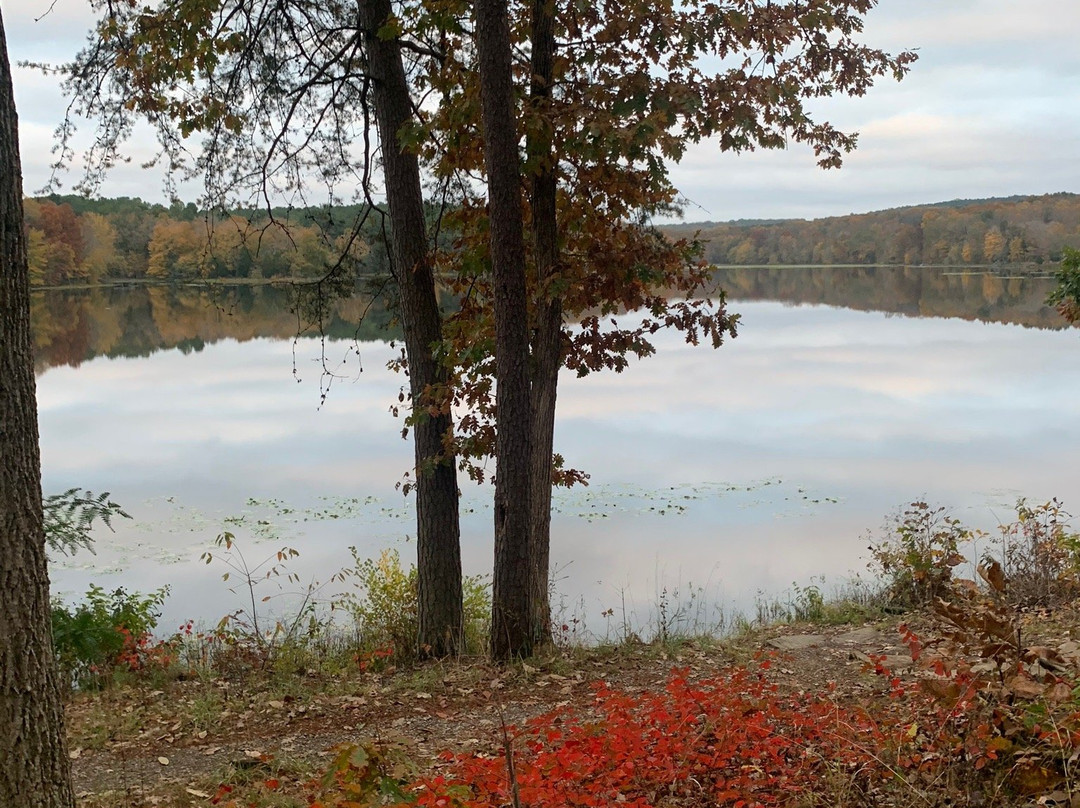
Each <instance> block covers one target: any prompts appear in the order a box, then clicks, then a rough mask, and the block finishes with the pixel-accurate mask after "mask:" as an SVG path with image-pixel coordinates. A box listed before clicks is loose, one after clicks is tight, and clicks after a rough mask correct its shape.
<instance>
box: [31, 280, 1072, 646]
mask: <svg viewBox="0 0 1080 808" xmlns="http://www.w3.org/2000/svg"><path fill="white" fill-rule="evenodd" d="M717 279H718V282H719V283H720V284H721V285H722V286H723V288H725V289H726V290H727V291H728V295H729V307H730V308H731V309H732V310H733V311H736V312H738V313H739V314H740V315H741V317H742V320H741V325H740V332H739V337H738V338H737V339H736V340H734V341H732V342H730V343H728V344H726V345H724V346H723V347H722V348H721V349H719V350H717V351H713V350H712V349H710V348H703V347H697V348H695V347H691V346H687V345H685V344H684V343H682V342H681V340H680V339H679V338H678V336H677V335H674V334H672V335H658V339H657V345H658V352H657V355H656V356H654V357H652V358H650V359H647V360H644V361H641V362H634V363H632V365H631V367H630V368H629V369H628V370H627V371H625V372H624V373H622V374H614V373H607V374H598V375H594V376H590V377H587V378H584V379H578V378H575V377H573V376H572V375H566V376H564V378H563V379H562V381H561V389H560V396H559V409H558V423H557V434H556V450H557V451H560V452H561V453H562V454H563V455H564V456H565V457H566V460H567V463H568V464H569V465H571V466H573V467H575V468H580V469H584V470H585V471H587V472H588V473H590V474H591V476H592V479H591V484H590V485H589V487H587V488H578V489H573V490H570V491H560V492H557V493H556V497H555V506H554V507H555V513H554V517H553V524H552V561H553V564H554V565H555V566H556V568H557V573H556V575H555V576H554V577H555V578H556V586H557V590H558V595H557V597H556V601H557V603H560V604H562V608H563V612H562V614H563V617H564V619H566V620H568V621H569V620H570V619H571V618H573V617H577V618H578V619H579V620H583V621H584V622H585V625H586V626H587V629H588V630H589V631H591V632H592V633H593V634H594V635H598V636H601V637H602V636H603V635H604V634H605V632H606V631H607V630H608V629H609V628H610V625H609V624H611V623H612V621H614V622H618V623H621V620H622V616H623V615H626V616H627V617H628V618H629V619H630V620H632V621H634V622H636V623H638V624H645V623H648V622H649V620H650V619H652V618H651V617H650V615H651V614H652V611H651V609H652V605H653V604H655V603H656V602H658V601H659V600H660V599H661V596H662V593H663V590H665V589H666V590H667V595H666V597H667V599H668V600H669V601H674V602H679V601H681V602H683V603H686V602H687V601H688V600H689V598H690V595H691V593H700V594H701V595H702V596H703V597H702V598H699V599H697V600H696V601H695V604H694V608H699V606H700V604H702V603H704V604H705V606H704V611H703V612H702V613H701V614H699V615H698V616H699V617H701V618H703V619H704V620H712V619H718V617H719V612H720V611H723V612H724V613H725V614H727V615H728V616H729V617H730V614H731V613H732V611H734V610H736V609H739V610H743V611H747V612H751V613H752V611H753V609H754V603H755V599H756V598H758V597H759V593H765V595H767V596H777V595H779V596H780V597H783V595H782V593H783V592H784V591H785V590H787V589H788V588H789V587H790V586H791V584H792V583H793V582H797V583H799V584H800V585H806V584H808V583H812V582H816V583H820V581H821V580H824V585H823V586H824V588H825V589H826V590H827V589H828V588H829V587H830V586H832V584H833V583H834V582H839V581H842V580H844V578H845V577H846V576H847V574H848V573H849V572H852V571H856V572H857V571H860V570H863V569H864V568H865V563H866V558H865V555H866V553H865V551H866V547H867V544H868V539H867V532H868V531H870V530H879V528H880V526H881V525H882V523H883V521H884V519H885V517H886V516H887V515H888V514H889V513H892V512H895V511H896V510H897V509H898V508H899V507H901V506H902V505H904V504H906V503H908V502H911V501H912V500H914V499H918V498H924V497H925V498H927V499H928V500H929V501H931V502H934V503H939V504H942V505H946V506H948V507H949V508H950V509H951V510H952V511H953V513H954V514H955V515H956V516H958V517H960V518H962V519H963V520H965V521H966V522H968V523H970V524H972V525H974V526H979V527H983V528H993V526H994V525H995V524H997V520H998V519H1006V518H1008V516H1009V514H1010V512H1011V508H1012V506H1013V504H1014V503H1015V501H1016V499H1017V498H1018V497H1021V496H1026V497H1029V498H1030V499H1032V500H1036V501H1044V500H1046V499H1049V498H1050V497H1054V496H1057V497H1059V498H1062V499H1063V500H1064V502H1065V505H1066V507H1068V506H1070V505H1073V506H1074V507H1075V506H1076V502H1077V499H1078V497H1077V495H1078V493H1080V486H1078V483H1080V464H1078V463H1077V462H1076V458H1077V456H1078V454H1080V406H1077V390H1078V389H1080V331H1077V330H1075V329H1069V328H1066V327H1065V323H1064V321H1063V320H1062V319H1061V318H1060V317H1059V316H1058V315H1057V314H1056V312H1054V311H1052V310H1050V309H1048V308H1046V307H1045V306H1044V305H1043V301H1044V300H1045V297H1046V294H1047V293H1048V292H1049V290H1050V288H1051V287H1052V282H1051V281H1049V280H1047V279H1044V278H1009V277H1001V276H998V275H993V274H989V275H982V274H966V275H965V274H956V273H950V272H945V271H942V270H938V269H923V268H865V267H864V268H853V269H830V268H800V269H791V268H785V269H774V268H768V269H730V270H719V271H718V273H717ZM293 307H294V300H293V297H292V292H291V291H290V290H289V289H287V288H277V287H272V286H256V287H239V288H236V287H217V288H213V289H206V288H199V287H134V288H104V289H93V290H81V291H79V290H68V291H50V292H39V293H37V294H36V295H35V297H34V300H33V316H34V327H35V339H36V344H37V351H38V353H37V357H38V359H37V362H38V404H39V410H40V423H41V443H42V464H43V488H44V490H45V492H46V493H56V492H60V491H63V490H65V489H67V488H70V487H74V486H79V487H83V488H89V489H91V490H93V491H95V492H98V491H102V490H108V491H110V492H112V497H113V499H115V500H116V501H117V502H119V503H121V504H122V505H123V506H124V508H125V509H126V510H127V511H128V512H129V513H130V514H131V516H132V517H133V518H132V519H131V520H119V521H117V522H115V523H114V527H115V528H116V531H115V533H110V532H109V531H108V530H104V529H102V530H98V531H96V533H95V535H96V538H97V548H98V552H97V555H96V556H91V555H89V554H86V553H80V554H78V555H76V556H75V557H73V558H70V559H63V558H61V559H57V560H56V562H55V563H54V564H53V566H52V578H53V588H54V591H55V592H58V593H61V594H64V595H65V596H67V597H69V598H70V597H73V596H75V595H78V594H80V593H81V592H83V591H85V589H86V587H87V585H88V584H89V583H90V582H95V583H100V584H101V585H103V586H105V587H107V588H112V587H115V586H125V587H127V588H128V589H137V590H140V591H148V590H151V589H155V588H157V587H159V586H162V585H164V584H166V583H168V584H170V585H171V587H172V591H171V595H170V598H169V600H168V601H167V603H166V607H165V614H164V617H163V620H162V624H161V627H162V629H163V630H166V631H169V630H172V628H173V627H174V626H175V625H179V623H180V622H181V621H183V620H185V619H187V618H194V619H196V620H197V621H202V622H205V623H210V622H214V621H216V620H217V619H218V618H219V617H221V616H222V615H223V614H225V613H226V612H229V611H232V610H234V609H237V608H240V607H241V606H242V605H243V602H242V600H241V599H240V597H239V595H237V594H232V593H230V591H229V590H228V588H227V586H228V585H227V584H225V583H223V582H222V581H221V573H223V572H224V571H225V569H224V567H220V566H217V565H216V564H215V565H212V566H210V567H207V566H206V565H204V564H202V563H200V562H199V556H200V554H201V553H202V552H203V551H204V550H206V549H209V548H210V546H211V544H212V541H213V539H214V537H215V536H216V535H218V534H219V533H220V532H221V531H223V530H225V529H229V530H231V531H233V532H234V533H236V534H237V536H239V537H240V539H241V541H242V542H243V544H242V547H243V549H244V551H245V553H246V555H247V556H248V558H249V560H251V561H256V562H257V561H261V560H262V559H263V558H265V557H267V556H268V555H270V554H271V553H273V552H274V551H275V550H277V549H278V548H280V547H282V546H285V545H288V546H292V547H295V548H296V549H297V550H299V551H300V557H299V558H298V559H296V560H295V561H293V562H292V565H291V567H290V568H291V569H292V570H294V571H296V572H298V573H299V574H300V575H301V576H302V577H303V578H304V579H305V580H306V579H307V578H309V577H316V578H320V579H325V578H328V577H329V576H330V575H331V574H333V572H334V571H336V570H337V569H338V568H339V567H341V566H343V565H345V564H347V563H348V561H349V553H348V550H347V548H348V547H349V546H350V545H353V546H356V547H357V549H358V551H359V552H360V554H361V555H364V556H371V555H377V554H378V553H379V551H381V550H382V549H384V548H397V549H399V550H400V552H401V555H402V557H403V558H405V559H409V558H411V557H412V556H413V555H414V548H413V547H412V546H411V544H410V537H411V536H413V535H414V533H415V526H414V522H413V515H412V511H411V507H412V501H411V498H406V497H404V496H402V495H401V494H400V493H399V492H398V491H397V490H396V487H395V486H396V483H398V482H399V481H400V480H401V479H402V475H403V474H404V473H405V472H406V471H407V470H408V468H409V465H410V462H411V458H412V447H411V444H409V443H407V442H405V441H403V440H402V439H401V437H400V430H401V422H400V421H398V420H396V419H395V418H393V417H392V415H391V414H390V412H389V410H390V407H391V405H392V404H394V403H396V401H397V396H398V391H399V389H400V387H401V385H402V383H403V382H404V379H403V378H402V377H401V376H399V375H396V374H394V373H392V372H390V371H388V370H387V369H386V363H387V361H388V360H389V359H390V358H392V357H393V356H394V355H395V354H396V352H397V349H395V348H393V347H391V344H390V342H389V340H390V339H392V337H393V335H392V334H389V333H388V332H386V330H385V328H386V326H387V323H388V321H389V319H390V318H389V316H388V315H387V313H386V312H385V311H384V310H383V309H381V308H379V307H369V305H368V303H367V302H366V301H364V300H362V299H356V300H351V301H345V302H341V303H338V304H335V305H334V306H333V307H332V310H331V311H330V312H328V313H327V316H326V318H325V321H324V331H325V332H326V334H327V337H326V338H325V339H322V338H320V337H318V336H317V335H315V334H314V333H311V332H309V333H306V334H304V335H301V336H299V337H297V336H296V335H297V329H298V322H299V323H302V321H303V318H300V319H298V317H297V315H296V314H294V313H292V312H291V311H290V309H291V308H293ZM358 323H359V325H358ZM327 371H329V372H330V373H332V374H333V375H327ZM324 395H325V398H323V397H324ZM461 485H462V488H463V500H462V504H463V523H462V541H463V548H462V550H463V562H464V565H465V568H466V571H467V572H470V573H477V574H483V573H488V572H490V568H491V558H492V528H491V521H492V515H491V491H490V489H488V488H486V487H477V486H475V485H473V484H471V483H469V482H467V481H466V480H465V479H462V480H461ZM879 532H880V531H879ZM676 590H677V592H678V594H676ZM265 593H266V594H271V590H269V589H266V590H265ZM607 609H612V610H614V616H613V617H609V618H605V617H604V616H603V615H602V612H604V611H605V610H607ZM578 625H579V627H580V624H578Z"/></svg>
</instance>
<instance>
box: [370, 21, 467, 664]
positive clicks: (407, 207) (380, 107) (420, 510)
mask: <svg viewBox="0 0 1080 808" xmlns="http://www.w3.org/2000/svg"><path fill="white" fill-rule="evenodd" d="M360 8H361V14H362V24H363V27H364V39H365V46H366V49H367V59H368V72H369V75H370V76H371V79H372V88H373V94H374V102H375V117H376V120H377V125H378V130H379V141H380V143H381V144H382V158H383V174H384V177H385V182H386V200H387V204H388V206H389V208H390V225H391V233H390V246H391V255H392V256H393V262H392V263H393V272H394V276H395V278H396V280H397V284H398V290H399V295H400V299H401V315H402V317H401V319H402V326H403V328H404V331H405V351H406V353H407V356H408V361H409V389H410V391H411V393H412V408H413V414H414V416H416V418H415V423H414V424H413V439H414V443H415V450H416V451H415V456H416V522H417V524H416V532H417V534H416V544H417V577H418V583H419V609H420V615H419V617H420V632H419V637H418V640H419V646H420V650H421V653H422V654H430V655H433V656H439V657H442V656H451V655H456V654H459V653H461V652H462V650H464V649H463V646H464V638H465V634H464V614H463V607H462V593H461V544H460V525H459V523H458V487H457V469H456V466H455V463H454V458H453V456H447V450H446V444H445V443H444V439H445V438H446V437H447V436H448V435H449V434H450V431H451V429H452V428H453V421H452V419H451V416H450V413H449V412H448V411H446V410H445V409H444V408H442V407H432V408H430V409H429V408H428V404H429V403H430V398H431V396H430V391H431V390H432V389H433V388H442V387H443V386H444V385H445V384H446V380H447V376H446V369H445V368H444V367H443V365H442V364H440V363H439V362H438V361H437V360H436V358H435V355H434V352H433V348H434V346H435V345H436V344H437V343H438V342H439V341H440V340H441V338H442V318H441V315H440V313H439V302H438V297H437V295H436V292H435V278H434V273H433V271H432V266H431V260H430V254H429V251H428V247H427V226H426V223H425V221H424V202H423V193H422V190H421V186H420V165H419V161H418V159H417V157H416V155H415V154H413V153H411V152H409V151H407V150H404V149H402V148H401V147H400V145H399V144H398V133H399V132H400V131H401V128H402V126H403V125H404V124H405V123H406V122H408V120H409V119H410V118H411V117H412V105H411V103H410V95H409V85H408V82H407V80H406V77H405V70H404V67H403V65H402V61H401V50H400V46H399V44H398V42H397V40H395V39H389V40H387V39H381V38H380V37H379V36H378V31H379V29H380V28H382V27H383V26H384V25H385V24H386V21H387V19H388V18H389V17H390V14H391V7H390V0H366V1H365V2H362V3H361V4H360Z"/></svg>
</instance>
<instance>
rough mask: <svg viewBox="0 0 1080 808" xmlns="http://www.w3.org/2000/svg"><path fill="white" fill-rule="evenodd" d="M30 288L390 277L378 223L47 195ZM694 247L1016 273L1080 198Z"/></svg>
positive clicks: (973, 204)
mask: <svg viewBox="0 0 1080 808" xmlns="http://www.w3.org/2000/svg"><path fill="white" fill-rule="evenodd" d="M24 210H25V217H26V233H27V239H28V253H29V260H30V279H31V284H32V285H34V286H62V285H65V284H74V283H87V282H90V283H94V282H98V281H101V280H106V279H109V280H115V279H128V278H147V279H153V280H196V279H211V278H248V279H260V278H306V279H311V278H318V277H321V276H322V275H324V274H326V272H327V271H328V268H330V267H332V266H333V265H334V264H335V263H336V262H337V261H338V259H339V258H340V257H341V255H342V254H343V253H347V254H348V255H349V256H350V259H351V261H350V263H351V266H353V267H354V271H356V272H359V273H372V274H385V273H387V272H389V265H388V259H387V254H386V244H385V237H384V234H383V232H382V230H381V228H380V226H378V225H376V223H375V220H374V219H371V218H369V219H367V220H366V222H365V227H364V231H363V233H362V234H361V235H360V237H359V238H358V239H357V240H355V241H354V242H352V243H351V245H350V240H351V239H352V237H353V234H352V232H351V230H350V227H349V226H350V225H351V224H352V223H353V222H355V221H356V220H357V218H358V214H359V213H360V210H361V206H347V207H345V208H336V209H334V210H333V211H332V214H333V215H331V211H328V210H327V209H325V208H318V207H312V208H304V209H299V210H291V211H290V210H282V209H276V210H274V211H272V212H271V215H270V216H268V215H267V214H266V213H264V212H263V211H252V210H247V211H239V212H235V213H232V214H218V215H214V216H211V215H210V214H208V213H206V212H205V211H200V210H199V209H198V208H196V206H195V205H194V204H193V203H190V202H189V203H187V204H184V203H182V202H174V203H173V204H171V205H169V206H167V207H166V206H164V205H160V204H151V203H147V202H143V201H142V200H141V199H132V198H128V197H121V198H117V199H88V198H86V197H82V196H73V195H69V196H58V195H51V196H47V197H40V198H35V199H26V200H24ZM661 229H662V230H663V232H665V233H667V234H668V235H669V236H670V237H671V238H673V239H678V238H682V237H687V236H694V235H696V237H697V238H698V239H700V241H701V242H702V245H703V256H704V258H705V259H706V260H707V261H709V262H710V263H713V264H718V265H728V266H731V265H734V266H740V265H743V266H745V265H751V266H753V265H777V264H800V265H807V266H816V265H830V264H903V265H909V266H910V265H919V264H930V265H943V266H964V265H1019V264H1043V263H1046V262H1056V261H1059V260H1060V259H1061V257H1062V251H1063V250H1064V249H1065V248H1068V247H1072V248H1078V247H1080V195H1077V194H1070V193H1057V194H1045V195H1042V196H1028V197H1008V198H1003V199H976V200H957V201H953V202H945V203H940V204H932V205H919V206H914V207H903V208H894V209H890V210H883V211H876V212H872V213H863V214H852V215H850V216H836V217H830V218H824V219H815V220H812V221H806V220H802V219H783V220H777V221H734V222H721V223H715V222H701V223H692V224H685V225H675V226H668V227H663V228H661Z"/></svg>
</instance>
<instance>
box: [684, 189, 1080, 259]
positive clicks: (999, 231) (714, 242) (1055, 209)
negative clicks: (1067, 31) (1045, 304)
mask: <svg viewBox="0 0 1080 808" xmlns="http://www.w3.org/2000/svg"><path fill="white" fill-rule="evenodd" d="M664 229H665V230H666V231H667V232H668V233H670V234H671V235H675V236H682V237H688V238H689V237H692V236H693V235H694V234H695V232H697V233H698V238H700V239H701V240H702V241H703V242H705V245H704V246H705V259H706V260H707V261H709V262H710V263H713V264H720V265H736V266H747V265H759V266H760V265H776V264H809V265H827V264H900V265H905V266H914V265H919V264H927V265H945V266H964V265H988V264H989V265H994V264H1014V265H1016V264H1042V263H1044V262H1056V261H1058V260H1060V259H1061V249H1062V247H1077V248H1080V195H1077V194H1068V193H1058V194H1047V195H1045V196H1014V197H1008V198H1003V199H975V200H956V201H953V202H942V203H939V204H934V205H918V206H915V207H906V208H893V209H891V210H883V211H877V212H875V213H859V214H852V215H850V216H834V217H831V218H828V219H814V220H812V221H807V220H805V219H785V220H780V221H737V222H723V223H713V222H705V223H701V224H688V225H677V226H673V227H668V228H664Z"/></svg>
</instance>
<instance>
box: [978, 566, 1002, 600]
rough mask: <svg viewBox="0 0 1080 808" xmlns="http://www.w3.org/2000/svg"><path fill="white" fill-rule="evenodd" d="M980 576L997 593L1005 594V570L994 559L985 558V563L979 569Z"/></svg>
mask: <svg viewBox="0 0 1080 808" xmlns="http://www.w3.org/2000/svg"><path fill="white" fill-rule="evenodd" d="M978 570H979V575H981V576H982V579H983V580H984V581H986V582H987V583H988V584H990V586H992V587H993V588H994V590H995V591H997V592H1001V593H1004V592H1005V570H1003V569H1002V568H1001V564H999V563H998V562H997V560H996V559H993V558H989V557H988V558H984V559H983V562H982V563H981V564H979V567H978Z"/></svg>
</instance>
